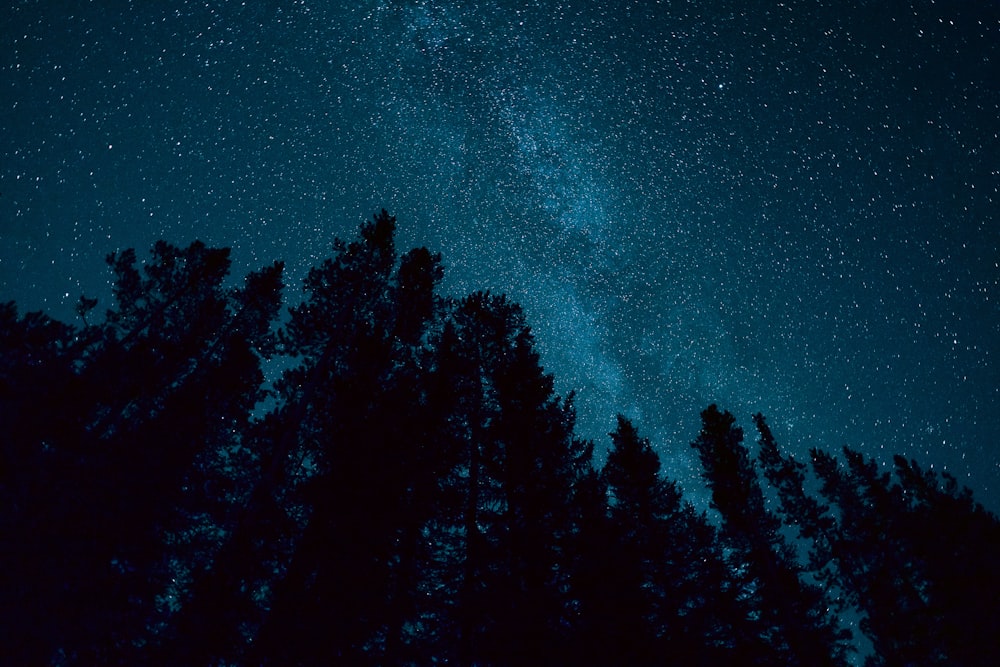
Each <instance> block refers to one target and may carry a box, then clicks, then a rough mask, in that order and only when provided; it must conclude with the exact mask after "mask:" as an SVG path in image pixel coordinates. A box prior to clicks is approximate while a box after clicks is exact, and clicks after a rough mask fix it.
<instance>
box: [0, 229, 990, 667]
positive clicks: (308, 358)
mask: <svg viewBox="0 0 1000 667" xmlns="http://www.w3.org/2000/svg"><path fill="white" fill-rule="evenodd" d="M395 227H396V220H395V218H393V217H392V216H390V215H389V214H388V213H386V212H385V211H382V212H381V213H379V214H378V215H376V216H374V218H373V219H372V220H371V221H368V222H366V223H364V224H363V225H362V226H361V228H360V230H359V234H358V237H357V238H356V239H354V240H352V241H349V242H346V241H342V240H336V241H335V242H334V244H333V248H332V254H331V257H330V258H329V259H327V260H325V261H323V262H321V263H319V264H318V265H317V266H316V267H314V268H313V269H311V270H310V271H309V273H308V275H307V276H306V278H305V280H304V283H303V287H304V291H303V294H302V298H301V300H300V301H298V302H296V303H295V304H294V305H292V306H291V307H290V308H288V309H287V313H286V315H285V316H283V317H282V316H279V315H280V310H281V303H282V290H283V285H282V277H281V276H282V270H283V267H282V265H281V263H275V264H273V265H271V266H268V267H265V268H263V269H262V270H260V271H258V272H255V273H251V274H250V275H249V276H247V278H246V280H245V281H244V283H243V285H242V286H241V287H238V288H230V287H227V286H226V279H227V277H228V273H229V269H230V261H229V252H228V250H225V249H214V248H208V247H206V246H205V245H204V244H202V243H200V242H195V243H192V244H191V245H189V246H187V247H186V248H180V247H175V246H172V245H170V244H168V243H165V242H162V241H161V242H159V243H157V244H156V245H155V246H154V247H153V249H152V253H151V255H150V256H149V258H148V259H147V260H146V261H145V262H139V259H138V257H137V255H136V253H135V252H134V251H132V250H125V251H122V252H120V253H115V254H112V255H110V256H109V257H108V258H107V262H108V265H109V267H110V269H111V272H112V279H113V295H114V301H113V303H112V304H111V306H110V307H109V308H107V309H106V310H105V311H104V314H103V318H98V317H97V316H96V313H97V312H98V311H97V302H96V301H95V300H94V299H90V298H87V297H85V296H82V297H81V298H80V301H79V302H78V304H77V313H78V315H79V316H80V318H81V322H82V326H74V325H70V324H65V323H61V322H57V321H54V320H52V319H50V318H49V317H47V316H45V315H43V314H41V313H28V314H26V315H23V316H22V315H19V314H18V311H17V308H16V306H15V305H14V304H12V303H8V304H2V305H0V425H2V427H3V435H4V439H3V441H2V449H0V531H2V534H3V550H2V552H0V559H2V562H0V566H2V567H0V627H2V628H3V629H4V635H5V637H6V638H7V641H5V642H4V643H3V644H2V645H0V660H2V662H4V664H51V665H64V664H65V665H72V664H80V665H84V664H109V665H110V664H168V665H218V664H234V665H320V664H351V665H364V664H371V665H429V664H440V663H449V664H459V665H473V664H475V665H532V664H538V665H541V664H545V665H560V664H565V665H570V664H572V665H581V666H586V665H595V666H596V665H618V664H627V665H654V664H682V665H720V664H733V665H844V664H846V662H847V655H848V653H849V648H850V642H849V641H848V639H849V633H848V632H847V631H846V629H845V623H844V619H846V618H848V617H849V616H851V615H852V614H853V615H854V616H860V617H861V618H862V619H863V621H862V623H861V628H862V630H863V631H864V633H865V634H866V635H867V637H868V639H869V641H870V643H871V645H872V646H873V652H872V654H871V655H870V656H867V661H868V663H869V664H871V665H904V664H907V665H939V664H961V665H977V664H986V663H987V662H988V661H989V659H990V657H991V656H994V655H997V654H1000V645H998V644H997V642H998V639H997V638H998V637H1000V612H998V610H997V608H996V605H995V602H994V601H995V600H996V599H998V597H1000V577H998V575H997V573H996V570H995V568H994V564H995V562H996V559H997V556H998V553H997V552H998V549H1000V523H998V521H997V519H996V517H994V516H993V515H992V514H990V513H989V512H987V511H986V510H984V509H983V508H982V507H981V506H980V505H978V504H977V503H976V502H975V501H974V500H973V498H972V496H971V493H970V492H969V491H968V490H965V489H959V488H958V485H957V483H956V481H955V480H954V479H953V478H951V477H949V476H948V475H946V474H942V475H938V474H936V473H934V472H933V471H932V470H927V469H924V468H922V467H921V466H920V465H918V464H917V463H916V462H914V461H907V460H904V459H901V458H897V459H896V460H895V467H894V469H893V471H892V472H889V471H886V470H883V469H882V468H880V467H879V466H878V465H877V464H876V463H875V462H873V461H870V460H866V459H864V457H862V456H861V455H860V454H858V453H857V452H855V451H853V450H850V449H845V450H844V453H843V459H842V460H840V459H838V458H836V457H833V456H831V455H829V454H826V453H824V452H822V451H813V452H812V456H811V460H810V461H809V463H808V464H806V463H802V462H799V461H797V460H795V459H794V458H793V457H791V456H789V455H787V454H784V453H782V451H781V450H780V449H779V447H778V444H777V442H776V441H775V438H774V436H773V434H772V433H771V431H770V428H769V427H768V425H767V423H766V421H765V420H764V418H763V416H761V415H756V416H754V423H755V425H756V427H757V431H758V433H759V436H760V438H759V452H758V453H757V455H754V454H752V453H751V452H750V450H749V449H748V448H747V447H746V446H745V445H744V443H743V431H742V430H741V429H740V428H739V427H738V426H737V425H736V419H735V417H733V415H731V414H729V413H728V412H724V411H722V410H720V409H718V408H717V407H716V406H714V405H713V406H710V407H709V408H708V409H707V410H705V412H704V413H703V414H702V429H701V432H700V433H699V434H697V437H696V439H695V440H694V442H693V443H692V446H693V447H694V449H695V450H696V451H697V453H698V456H699V458H700V460H701V463H702V465H703V468H704V479H705V482H706V485H707V487H708V490H709V491H710V493H711V498H712V507H711V509H712V513H711V514H710V513H707V512H703V511H702V512H699V511H698V510H696V509H695V508H694V507H693V506H692V505H691V504H690V503H689V502H687V501H686V500H685V498H684V494H683V493H682V491H681V489H680V487H679V486H678V485H677V484H676V483H675V482H673V481H671V480H670V479H669V477H668V476H666V475H665V474H664V472H663V471H662V470H661V469H660V460H659V457H658V455H657V453H656V451H655V449H654V447H653V445H652V444H651V443H650V441H649V440H648V439H646V438H643V437H642V436H641V435H640V434H639V432H638V430H637V429H636V427H635V426H634V424H633V423H632V422H631V421H629V420H628V419H627V418H625V417H622V416H619V417H618V420H617V426H616V428H615V430H614V432H613V433H611V434H610V436H611V440H610V444H611V448H610V451H609V452H608V456H607V459H606V461H605V462H604V463H603V465H597V463H595V460H594V455H593V450H594V446H593V444H592V443H590V442H585V441H582V440H581V439H580V438H579V437H578V436H577V435H576V434H575V412H574V407H573V396H572V394H571V395H569V396H567V397H560V396H557V395H556V394H555V393H554V389H553V387H554V382H553V378H552V377H551V376H550V375H548V374H546V373H545V372H544V369H543V368H542V366H541V362H540V358H539V354H538V352H537V350H536V347H535V341H534V338H533V335H532V333H531V330H530V328H529V327H528V324H527V322H526V319H525V316H524V313H523V311H522V310H521V309H520V307H519V306H518V305H517V304H515V303H512V302H511V301H509V300H508V299H507V298H505V297H504V296H501V295H494V294H490V293H488V292H477V293H473V294H471V295H468V296H466V297H464V298H461V299H454V298H445V297H442V296H440V295H439V294H438V293H437V289H438V285H439V284H440V281H441V280H442V277H443V268H442V261H441V258H440V256H438V255H436V254H434V253H431V252H430V251H428V250H427V249H425V248H417V249H414V250H411V251H409V252H407V253H404V254H402V255H400V254H398V253H397V251H396V248H395ZM272 358H274V359H275V361H276V362H277V365H278V367H281V368H284V369H285V370H284V371H283V372H282V373H281V374H280V377H277V378H273V381H268V380H267V379H266V378H265V374H264V371H263V368H264V367H263V362H264V361H266V360H268V359H272ZM265 399H266V400H265ZM769 498H770V499H771V501H772V502H769Z"/></svg>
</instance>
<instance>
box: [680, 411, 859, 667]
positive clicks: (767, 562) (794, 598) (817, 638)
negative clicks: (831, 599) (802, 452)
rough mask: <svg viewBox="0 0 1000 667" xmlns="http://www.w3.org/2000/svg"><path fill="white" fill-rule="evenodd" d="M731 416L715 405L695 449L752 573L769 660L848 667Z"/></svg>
mask: <svg viewBox="0 0 1000 667" xmlns="http://www.w3.org/2000/svg"><path fill="white" fill-rule="evenodd" d="M735 422H736V420H735V418H734V417H733V416H732V415H731V414H730V413H729V412H720V411H719V409H718V407H716V406H715V405H711V406H709V407H708V409H706V410H705V411H704V412H702V429H701V433H700V434H699V435H698V438H697V439H696V440H695V441H694V443H692V446H693V447H694V448H695V449H696V450H697V451H698V455H699V458H700V459H701V462H702V465H703V467H704V473H703V476H704V478H705V480H706V482H707V484H708V487H709V490H710V491H711V493H712V506H713V507H714V508H715V509H716V510H718V511H719V513H720V515H721V518H722V535H723V538H724V540H725V543H726V545H727V546H728V547H729V548H730V550H731V556H730V559H731V563H732V567H733V568H734V570H735V571H736V572H739V573H740V574H741V575H742V576H744V578H745V581H744V584H743V585H744V589H745V595H746V596H747V598H748V600H749V601H750V604H751V607H752V608H753V609H754V610H755V613H756V615H758V617H759V622H760V633H761V637H763V638H764V639H765V641H766V642H767V643H768V645H769V647H770V649H771V651H772V655H771V656H769V657H768V658H767V662H768V663H773V661H774V660H778V661H779V662H781V664H795V665H839V664H844V654H845V652H846V645H845V643H844V639H845V636H844V635H843V633H841V632H840V631H838V629H837V626H836V619H835V618H831V617H830V616H828V615H827V614H826V608H827V602H826V600H825V597H824V594H823V591H822V590H821V589H819V588H817V587H816V586H814V585H811V584H809V583H807V582H805V581H804V580H803V578H802V576H801V574H802V572H801V567H800V566H799V564H798V563H797V562H796V559H795V554H794V552H793V551H792V549H791V548H790V547H789V545H788V544H787V543H786V541H785V540H784V538H783V537H782V535H781V533H780V532H779V528H780V522H779V521H778V519H776V518H775V517H774V515H772V514H771V513H770V512H769V511H768V509H767V507H766V504H765V499H764V494H763V492H762V490H761V487H760V484H759V481H758V479H757V475H756V472H755V466H754V464H753V462H752V460H751V459H750V456H749V453H748V452H747V450H746V448H745V447H744V446H743V431H742V429H740V428H739V427H737V426H736V425H735Z"/></svg>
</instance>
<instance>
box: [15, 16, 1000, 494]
mask: <svg viewBox="0 0 1000 667" xmlns="http://www.w3.org/2000/svg"><path fill="white" fill-rule="evenodd" d="M998 119H1000V3H997V2H995V1H994V0H975V1H961V0H956V1H953V2H945V1H938V2H934V1H933V0H909V1H899V0H879V1H877V2H876V1H864V0H859V1H856V2H841V1H840V0H836V1H834V0H820V1H809V2H806V1H799V0H789V1H787V2H776V1H757V0H750V1H749V2H740V3H732V2H722V1H720V0H716V1H710V0H687V1H684V0H674V1H670V2H668V1H663V2H654V1H651V0H649V1H647V0H640V1H636V2H610V1H609V2H599V1H593V0H591V1H583V0H565V1H557V0H551V1H541V0H538V1H536V2H524V1H521V2H517V1H513V0H491V1H484V2H477V3H469V2H457V1H448V0H400V1H396V2H386V1H370V0H362V1H359V2H343V3H337V2H320V1H319V0H298V1H283V2H278V1H275V0H254V1H253V2H250V1H248V2H236V1H230V2H211V1H206V0H201V1H198V2H195V1H182V0H165V1H164V2H156V3H152V2H126V1H124V0H104V1H99V2H72V3H68V2H50V1H38V0H13V1H12V2H10V3H6V6H5V8H4V9H3V10H2V11H0V155H2V160H0V299H2V300H11V299H13V300H15V301H17V302H18V304H19V306H20V307H21V309H22V311H23V310H38V309H42V310H45V311H46V312H48V313H49V314H51V315H53V316H55V317H58V318H60V319H65V320H72V319H73V318H74V317H75V316H74V315H73V312H72V305H73V303H75V301H76V300H77V298H78V297H79V296H80V294H81V293H86V294H88V295H91V296H100V297H101V298H102V299H103V300H104V303H105V304H107V295H108V286H107V280H108V277H109V276H108V272H107V271H106V267H105V265H104V264H103V257H104V255H105V254H107V253H108V252H110V251H113V250H116V249H122V248H126V247H135V248H137V250H139V252H140V255H141V254H143V253H144V252H145V251H146V250H147V249H148V248H149V247H150V246H151V244H152V243H153V242H154V241H155V240H156V239H159V238H164V239H166V240H168V241H171V242H173V243H176V244H185V245H186V244H187V243H188V242H190V241H192V240H194V239H196V238H197V239H202V240H204V241H205V242H206V243H208V244H210V245H216V246H231V247H232V248H233V258H234V262H235V264H234V274H235V275H236V276H237V277H242V275H243V274H245V273H246V272H247V271H249V270H252V269H255V268H258V267H260V266H262V265H264V264H268V263H270V262H271V261H273V260H275V259H284V260H286V262H287V269H288V273H287V276H286V278H287V281H288V283H289V285H290V288H289V290H288V295H289V297H290V298H292V299H294V298H297V297H298V295H299V293H300V291H299V289H298V287H297V286H298V284H299V282H298V281H299V279H300V278H301V277H302V276H303V275H304V274H305V272H306V270H307V269H308V268H309V266H311V265H312V264H313V263H314V262H316V261H318V260H320V259H322V258H324V257H326V256H329V253H330V244H331V241H332V239H333V238H334V237H335V236H340V237H344V238H350V237H352V236H353V235H354V234H355V232H356V230H357V226H358V225H359V224H360V222H361V221H362V220H364V219H365V218H369V217H370V216H371V214H372V213H374V212H375V211H377V210H378V209H381V208H383V207H384V208H386V209H388V210H389V211H390V212H391V213H393V214H395V215H397V216H398V218H399V231H398V243H399V246H400V248H402V249H406V248H409V247H413V246H419V245H423V246H427V247H429V248H431V249H432V250H435V251H439V252H441V253H442V254H443V255H444V260H445V264H446V267H447V277H446V281H445V292H447V293H450V294H455V295H462V294H465V293H467V292H469V291H473V290H477V289H490V290H493V291H496V292H505V293H507V294H509V295H510V296H512V297H513V298H515V299H516V300H518V301H519V302H521V303H522V304H523V306H524V307H525V310H526V312H527V315H528V318H529V321H530V323H531V324H532V327H533V330H534V332H535V335H536V338H537V342H538V345H539V348H540V350H541V353H542V360H543V363H544V364H545V366H546V369H547V370H549V371H550V372H553V373H554V374H555V376H556V382H557V388H558V390H559V391H560V392H562V393H565V392H568V391H569V390H570V389H575V390H576V391H577V392H578V396H577V406H578V409H579V430H580V431H581V433H582V434H583V435H585V436H587V437H590V438H593V439H595V440H596V441H597V442H598V446H599V447H598V448H599V450H600V449H602V448H604V447H606V445H607V437H606V433H607V432H608V431H609V430H610V429H611V428H612V426H613V423H614V421H613V420H614V414H615V413H616V412H623V413H625V414H627V415H628V416H630V417H632V418H633V419H634V420H635V421H636V422H637V424H638V426H639V427H640V429H641V432H642V433H643V434H644V435H646V436H648V437H650V438H651V440H652V441H653V443H654V445H655V446H656V447H657V449H658V451H659V453H660V455H661V457H662V458H663V461H664V467H665V470H666V472H667V473H668V474H669V475H670V476H671V477H673V478H675V479H678V480H679V481H680V482H681V484H682V486H683V487H684V488H685V489H686V490H687V491H688V492H689V493H692V492H694V493H695V495H697V493H698V492H699V489H700V486H701V485H700V482H699V481H698V480H697V475H698V469H697V465H696V457H695V454H694V452H693V450H692V449H691V448H690V447H689V443H690V442H691V440H692V439H693V438H694V437H695V436H696V434H697V431H698V426H699V416H698V413H699V411H700V410H702V409H703V408H704V407H706V406H707V405H708V404H709V403H711V402H717V403H719V404H720V406H722V407H723V408H726V409H729V410H730V411H732V412H733V413H734V414H736V415H737V417H738V419H739V420H740V422H741V423H742V424H743V425H744V426H745V427H752V424H751V422H750V415H751V414H752V413H754V412H757V411H761V412H763V413H764V414H765V415H767V416H768V417H769V420H770V422H771V424H772V426H773V427H774V430H775V433H776V435H777V436H778V437H779V440H780V441H781V443H782V444H783V445H785V446H786V447H787V448H788V449H789V450H790V451H792V452H794V453H796V454H799V455H802V454H804V453H805V452H806V451H807V450H808V448H809V447H821V448H825V449H828V450H839V449H840V447H841V446H843V445H849V446H852V447H855V448H858V449H860V450H862V451H863V452H865V453H866V454H868V455H870V456H873V457H875V458H876V459H877V460H879V461H881V462H886V461H888V460H890V457H891V454H893V453H896V452H899V453H902V454H904V455H906V456H910V457H916V458H917V459H918V460H919V461H921V462H922V463H923V464H926V465H932V464H933V466H934V468H935V470H939V469H947V470H949V471H950V472H951V473H953V474H954V475H955V476H956V477H958V479H959V481H960V482H962V483H964V484H967V485H969V486H970V487H972V488H973V489H974V491H975V492H976V494H977V497H978V498H979V499H980V500H982V501H983V502H984V503H985V504H986V505H987V506H989V507H990V508H991V509H994V510H995V511H996V510H997V509H1000V441H998V439H997V437H996V434H995V429H994V423H995V421H996V419H997V417H1000V382H998V380H1000V220H998V212H1000V120H998Z"/></svg>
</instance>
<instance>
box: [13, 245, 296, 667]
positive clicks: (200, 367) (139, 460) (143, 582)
mask: <svg viewBox="0 0 1000 667" xmlns="http://www.w3.org/2000/svg"><path fill="white" fill-rule="evenodd" d="M136 261H137V260H136V256H135V253H134V252H133V251H131V250H128V251H124V252H122V253H121V254H117V255H111V256H109V258H108V263H109V264H110V265H111V267H112V269H113V272H114V275H115V282H114V286H113V292H114V296H115V307H114V308H112V309H109V310H108V311H107V315H106V319H105V321H104V322H103V323H100V324H94V325H89V326H87V327H85V329H83V330H82V331H79V332H74V333H73V338H72V341H71V343H67V342H66V341H63V342H62V343H58V345H57V349H60V348H61V349H66V350H72V351H73V353H72V358H71V361H70V363H69V364H68V365H67V364H66V363H60V362H58V359H57V358H56V357H53V358H52V359H51V360H50V361H49V362H48V363H47V366H48V367H49V370H48V371H46V373H47V374H49V375H50V377H49V378H48V379H47V380H46V381H45V383H44V384H43V385H41V386H42V387H44V388H45V390H46V391H47V392H49V398H48V411H49V412H50V414H51V415H52V416H51V417H50V421H51V424H52V426H50V427H45V426H41V425H40V424H39V425H37V426H39V428H37V429H36V430H33V431H32V430H29V431H28V432H26V433H23V434H22V435H23V438H19V439H20V440H21V445H22V446H23V449H22V450H21V451H22V453H26V452H30V451H33V452H34V453H33V454H31V455H29V456H31V457H32V458H33V459H34V461H33V463H34V466H33V468H32V469H30V472H28V473H27V475H26V477H25V478H24V481H25V482H26V484H23V485H22V486H21V488H20V489H19V490H18V493H17V496H18V497H17V498H16V499H15V501H14V502H15V505H22V506H25V507H27V506H30V507H31V511H30V512H26V513H23V514H19V513H17V512H14V516H15V517H16V518H15V519H14V521H15V522H17V524H18V530H17V532H18V533H19V537H20V539H19V543H20V545H21V548H22V549H24V551H23V552H21V554H22V555H25V556H27V555H29V554H34V556H38V557H39V559H38V560H37V561H36V565H35V567H36V568H38V569H37V571H36V572H33V573H31V575H33V576H27V577H25V578H24V579H23V583H22V584H21V586H29V587H32V589H33V593H32V595H31V596H30V602H29V603H28V605H27V606H28V607H29V608H30V607H34V606H37V608H38V609H39V611H38V614H40V615H44V616H45V619H44V620H40V621H39V622H38V625H37V627H36V629H35V630H34V631H33V634H35V635H36V637H37V636H38V635H41V634H43V633H44V635H46V637H45V639H44V640H43V641H44V642H48V645H47V646H45V645H44V644H43V643H42V642H41V641H40V642H38V643H36V649H35V650H37V651H38V652H39V653H38V654H36V657H37V658H40V660H39V661H40V662H41V661H44V660H55V659H57V658H56V657H55V656H56V655H62V656H64V657H63V658H58V659H59V660H62V659H65V660H68V661H70V662H81V663H94V662H99V663H102V664H118V663H127V662H130V661H131V660H133V659H135V658H134V654H135V652H136V651H138V650H139V647H141V646H146V645H149V644H150V643H151V642H153V641H154V636H155V633H156V624H157V623H159V622H160V621H162V619H163V617H164V616H166V615H169V612H170V602H169V600H170V598H171V596H172V591H171V580H173V579H176V577H178V576H182V573H183V572H185V571H186V569H187V568H189V567H190V566H191V563H192V561H193V560H196V559H197V554H196V553H195V552H196V551H197V550H198V549H200V548H202V547H206V546H207V545H206V544H205V542H206V541H207V542H212V541H213V540H211V539H210V538H206V533H208V532H210V531H211V530H212V525H213V519H214V518H218V515H217V509H218V506H219V504H220V503H221V504H225V503H227V502H231V501H232V500H233V499H232V498H230V497H228V496H227V492H226V490H225V489H224V488H223V486H224V485H223V486H218V487H217V488H216V489H215V491H209V490H207V488H206V486H205V485H206V484H208V482H209V480H210V479H213V478H214V479H215V481H216V482H221V480H222V477H224V475H223V476H222V477H220V476H219V475H218V474H217V473H219V471H218V470H215V471H214V472H211V471H210V470H211V469H212V468H213V463H212V461H213V459H214V458H215V457H216V456H218V455H222V454H223V453H226V454H227V455H234V456H238V454H237V450H238V449H239V446H240V444H239V435H238V434H239V433H240V431H241V425H242V424H244V423H245V422H246V420H247V418H248V415H249V413H250V411H251V410H252V408H253V406H254V405H255V404H256V402H257V400H258V399H259V398H260V397H261V388H260V386H261V381H262V376H261V373H260V368H259V362H260V356H259V355H262V354H267V353H268V349H267V348H268V344H269V325H270V320H271V318H272V317H273V316H274V314H275V312H276V309H277V303H278V289H279V288H280V279H279V278H278V276H280V266H278V265H276V266H275V267H272V268H271V269H269V270H265V272H263V273H262V274H258V276H265V275H267V276H270V278H269V279H263V278H262V280H264V282H268V280H270V282H269V283H268V284H269V286H270V288H271V291H270V293H268V294H263V293H254V294H251V293H250V292H249V291H247V290H233V291H227V290H226V289H225V288H224V287H223V284H222V283H223V280H224V278H225V277H226V275H227V273H228V269H229V259H228V251H227V250H214V249H210V248H206V247H205V246H204V244H201V243H198V242H196V243H193V244H191V245H190V246H189V247H187V248H184V249H181V248H177V247H174V246H171V245H169V244H167V243H164V242H159V243H157V244H156V245H155V247H154V248H153V252H152V258H151V259H150V261H149V262H147V263H146V264H145V265H144V266H142V267H141V270H140V268H139V267H137V266H136ZM81 304H82V305H83V306H86V310H87V311H89V310H91V309H92V308H93V302H92V301H90V300H86V301H81ZM30 319H31V318H29V320H30ZM16 328H17V327H15V329H16ZM32 328H36V329H37V327H32ZM50 340H51V341H52V342H55V341H58V338H56V337H50ZM4 356H7V354H6V351H5V354H4ZM60 369H62V370H61V371H60ZM54 372H60V373H61V376H60V377H58V378H57V377H55V376H51V374H52V373H54ZM35 379H36V380H40V379H42V378H40V377H36V378H35ZM26 380H27V378H21V379H20V381H21V382H24V381H26ZM53 400H54V401H58V402H57V403H52V402H51V401H53ZM29 480H30V481H29ZM32 485H36V486H34V488H33V487H32ZM199 542H201V544H199ZM37 545H42V548H41V553H36V546H37ZM209 548H210V547H209ZM34 556H32V557H34ZM22 574H23V573H22ZM5 608H6V607H5ZM25 611H28V610H27V609H26V610H25ZM33 615H34V612H30V611H29V613H28V614H26V615H25V618H32V617H33ZM130 655H132V656H133V657H132V658H130V657H129V656H130Z"/></svg>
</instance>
